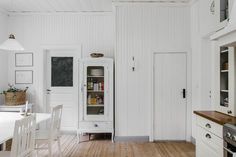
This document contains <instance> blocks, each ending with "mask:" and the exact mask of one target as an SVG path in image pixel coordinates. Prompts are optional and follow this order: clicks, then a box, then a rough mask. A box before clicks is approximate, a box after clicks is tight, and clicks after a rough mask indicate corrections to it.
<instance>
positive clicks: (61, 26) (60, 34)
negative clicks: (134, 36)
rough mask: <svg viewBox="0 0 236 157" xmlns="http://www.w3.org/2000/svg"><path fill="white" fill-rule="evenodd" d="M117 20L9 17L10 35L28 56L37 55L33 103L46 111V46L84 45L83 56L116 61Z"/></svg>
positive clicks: (98, 16) (102, 16)
mask: <svg viewBox="0 0 236 157" xmlns="http://www.w3.org/2000/svg"><path fill="white" fill-rule="evenodd" d="M113 25H114V17H113V14H112V13H84V14H83V13H81V14H72V13H65V14H14V15H11V16H10V17H9V29H8V32H13V33H14V34H15V35H16V38H17V39H18V40H19V41H20V42H21V43H22V44H23V46H24V47H25V48H26V51H27V52H33V53H34V67H30V68H24V70H25V69H28V70H34V84H33V85H30V89H29V90H30V93H31V100H32V101H33V102H34V103H36V104H37V105H39V106H38V107H39V108H40V109H41V110H44V109H43V108H42V107H41V106H42V105H43V102H42V99H43V95H42V90H44V89H43V84H42V82H43V80H44V77H43V64H44V56H43V52H42V47H45V46H47V45H54V46H56V45H59V46H65V45H66V46H68V45H82V56H83V57H86V56H89V54H90V53H91V52H102V53H104V54H105V56H107V57H113V52H114V45H113V42H114V41H113V39H114V31H113V30H114V27H113ZM14 62H15V61H14V54H11V55H10V57H9V82H10V83H14V81H15V80H14V79H15V76H14V72H15V70H20V69H22V68H16V67H15V64H14Z"/></svg>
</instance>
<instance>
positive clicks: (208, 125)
mask: <svg viewBox="0 0 236 157" xmlns="http://www.w3.org/2000/svg"><path fill="white" fill-rule="evenodd" d="M222 136H223V127H222V125H219V124H217V123H215V122H213V121H210V120H208V119H206V118H203V117H201V116H197V136H196V157H223V137H222Z"/></svg>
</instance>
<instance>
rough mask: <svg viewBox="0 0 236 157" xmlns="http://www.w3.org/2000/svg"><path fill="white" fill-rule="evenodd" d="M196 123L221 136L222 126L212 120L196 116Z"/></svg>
mask: <svg viewBox="0 0 236 157" xmlns="http://www.w3.org/2000/svg"><path fill="white" fill-rule="evenodd" d="M197 125H198V126H200V127H202V128H204V129H206V130H207V131H209V132H211V133H213V134H215V135H217V136H218V137H220V138H223V126H222V125H220V124H217V123H215V122H213V121H210V120H208V119H206V118H203V117H200V116H197Z"/></svg>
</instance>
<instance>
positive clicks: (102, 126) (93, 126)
mask: <svg viewBox="0 0 236 157" xmlns="http://www.w3.org/2000/svg"><path fill="white" fill-rule="evenodd" d="M79 128H80V129H81V130H88V129H89V130H112V129H113V124H112V122H79Z"/></svg>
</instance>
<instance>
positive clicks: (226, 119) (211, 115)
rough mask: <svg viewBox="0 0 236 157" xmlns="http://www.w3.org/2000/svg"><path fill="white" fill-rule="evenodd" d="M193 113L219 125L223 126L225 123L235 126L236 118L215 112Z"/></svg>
mask: <svg viewBox="0 0 236 157" xmlns="http://www.w3.org/2000/svg"><path fill="white" fill-rule="evenodd" d="M194 113H195V114H196V115H199V116H201V117H204V118H206V119H209V120H211V121H213V122H216V123H218V124H220V125H224V124H226V123H231V124H236V117H232V116H229V115H226V114H223V113H220V112H217V111H194Z"/></svg>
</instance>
